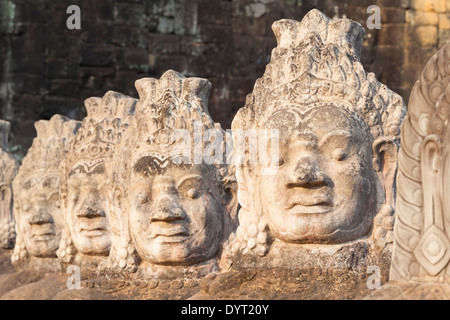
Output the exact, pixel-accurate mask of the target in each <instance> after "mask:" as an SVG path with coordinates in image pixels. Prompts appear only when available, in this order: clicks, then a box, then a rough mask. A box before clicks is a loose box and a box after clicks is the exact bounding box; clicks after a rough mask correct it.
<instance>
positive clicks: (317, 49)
mask: <svg viewBox="0 0 450 320" xmlns="http://www.w3.org/2000/svg"><path fill="white" fill-rule="evenodd" d="M272 28H273V30H274V33H275V35H276V37H277V43H278V45H277V47H276V48H275V49H274V50H273V52H272V58H271V61H270V63H269V64H268V65H267V67H266V71H265V73H264V75H263V76H262V77H261V78H260V79H258V80H257V81H256V84H255V87H254V90H253V92H252V94H250V95H249V96H248V97H247V101H246V105H245V106H244V107H243V108H242V109H241V110H239V112H238V114H237V115H236V117H235V119H234V120H233V123H232V129H233V136H234V137H236V135H234V132H235V131H237V130H243V131H251V130H256V131H258V130H272V131H273V132H277V135H278V139H279V143H278V159H276V160H274V159H272V160H271V161H269V162H264V161H257V162H256V163H250V162H249V161H247V160H246V159H248V158H249V156H248V155H246V153H248V152H249V150H250V149H249V147H246V146H245V145H244V147H243V148H242V149H243V150H245V152H244V154H243V155H242V156H239V150H238V149H236V154H237V157H236V159H237V160H236V161H237V164H236V165H237V166H236V177H237V181H238V185H239V189H238V194H239V195H238V196H239V203H240V204H241V206H242V208H241V210H240V212H239V224H240V227H239V229H238V231H237V240H236V241H237V245H236V247H239V248H240V250H242V249H243V250H244V251H246V252H257V253H258V254H260V255H264V254H265V253H266V252H267V250H268V244H269V243H270V242H271V241H273V240H281V241H283V242H286V243H297V244H343V243H348V242H351V241H354V240H358V239H361V238H364V237H369V236H370V235H375V234H377V235H376V236H375V239H374V241H377V239H376V238H378V239H379V240H380V242H383V243H384V241H385V239H386V233H387V230H386V229H385V228H381V226H382V224H383V220H389V221H391V222H392V215H393V210H394V209H393V206H394V178H395V172H396V161H397V149H398V144H399V125H400V123H401V121H402V119H403V116H404V113H405V106H404V103H403V101H402V99H401V97H400V96H398V95H397V94H395V93H394V92H392V91H391V90H389V89H388V88H387V87H386V86H384V85H382V84H380V83H379V82H378V81H377V80H376V78H375V76H374V75H373V74H371V73H366V72H365V71H364V68H363V66H362V65H361V63H360V61H359V59H360V51H361V45H362V40H363V36H364V29H363V28H362V27H361V26H360V25H359V24H357V23H355V22H353V21H351V20H348V19H337V20H331V19H329V18H328V17H327V16H325V15H324V14H322V13H321V12H320V11H318V10H312V11H311V12H309V13H308V14H307V15H306V16H305V17H304V19H303V20H302V21H301V22H297V21H293V20H280V21H277V22H275V23H274V24H273V26H272ZM235 141H236V138H235ZM259 143H261V142H260V141H259ZM236 145H239V143H237V142H236V143H235V147H236ZM236 148H239V146H237V147H236ZM275 162H276V163H275ZM268 166H271V167H272V168H274V169H275V170H272V171H271V173H270V174H267V167H268ZM390 219H391V220H390ZM377 221H378V224H379V226H380V228H377V226H376V222H377ZM391 224H392V223H391ZM389 228H392V226H390V227H389ZM249 230H250V233H249Z"/></svg>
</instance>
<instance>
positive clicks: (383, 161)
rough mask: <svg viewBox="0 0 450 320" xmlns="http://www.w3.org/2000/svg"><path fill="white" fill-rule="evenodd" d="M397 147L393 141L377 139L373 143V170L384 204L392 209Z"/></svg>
mask: <svg viewBox="0 0 450 320" xmlns="http://www.w3.org/2000/svg"><path fill="white" fill-rule="evenodd" d="M397 160H398V146H397V143H396V142H395V141H394V140H393V139H389V138H386V137H382V138H378V139H377V140H375V142H374V143H373V168H374V169H375V171H376V172H377V174H378V178H379V179H380V181H381V184H382V186H383V187H384V192H385V197H386V201H385V203H386V204H388V205H391V206H392V207H394V197H395V194H394V184H395V176H396V174H397Z"/></svg>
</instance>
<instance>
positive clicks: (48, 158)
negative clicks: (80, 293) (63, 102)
mask: <svg viewBox="0 0 450 320" xmlns="http://www.w3.org/2000/svg"><path fill="white" fill-rule="evenodd" d="M79 125H80V123H79V122H78V121H75V120H69V119H67V118H65V117H63V116H60V115H55V116H53V117H52V119H50V120H49V121H45V120H41V121H38V122H36V124H35V127H36V131H37V132H38V136H37V137H36V139H35V140H34V141H33V145H32V147H31V148H30V149H29V151H28V153H27V155H26V157H25V158H24V160H23V162H22V165H21V166H20V168H19V171H18V173H17V176H16V177H15V179H14V184H13V190H14V199H15V200H14V216H15V220H16V231H17V242H16V246H15V248H14V254H13V256H12V258H11V259H12V262H13V263H14V264H16V265H18V266H20V267H22V266H25V267H30V266H31V267H34V268H38V269H39V268H49V269H51V270H58V269H59V262H58V261H57V259H56V258H57V257H56V250H57V249H58V247H59V243H60V240H61V233H62V229H63V224H64V223H63V214H62V211H61V205H60V194H59V187H60V179H59V176H58V168H59V165H60V163H61V161H62V160H63V159H64V157H65V155H66V153H67V150H68V149H69V145H70V143H71V141H72V139H73V137H74V136H75V133H76V130H77V129H78V128H79Z"/></svg>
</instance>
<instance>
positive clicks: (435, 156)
mask: <svg viewBox="0 0 450 320" xmlns="http://www.w3.org/2000/svg"><path fill="white" fill-rule="evenodd" d="M420 158H421V161H420V171H421V174H422V190H423V200H424V204H423V207H424V214H425V215H427V216H432V215H431V214H432V213H434V212H435V211H436V209H437V208H436V207H435V206H437V205H439V201H437V200H438V199H436V198H435V197H436V196H437V195H438V192H439V185H438V180H439V168H440V166H441V161H442V149H441V145H440V143H439V137H438V136H436V135H430V136H428V137H427V138H426V139H425V140H424V142H423V143H422V150H421V157H420Z"/></svg>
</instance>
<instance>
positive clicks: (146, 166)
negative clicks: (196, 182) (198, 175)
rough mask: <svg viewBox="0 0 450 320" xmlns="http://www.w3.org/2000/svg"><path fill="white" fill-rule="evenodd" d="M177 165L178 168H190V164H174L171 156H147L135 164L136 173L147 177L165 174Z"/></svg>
mask: <svg viewBox="0 0 450 320" xmlns="http://www.w3.org/2000/svg"><path fill="white" fill-rule="evenodd" d="M174 166H176V167H177V168H186V169H188V168H190V167H191V166H192V165H190V164H179V165H177V164H174V163H173V162H172V161H171V160H170V158H167V159H163V160H160V159H159V158H156V157H152V156H146V157H143V158H140V159H139V160H138V161H137V162H136V163H135V164H134V166H133V171H134V172H135V173H138V174H141V175H144V176H145V177H151V176H154V175H163V174H165V173H166V171H167V170H168V169H169V168H171V167H174Z"/></svg>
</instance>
